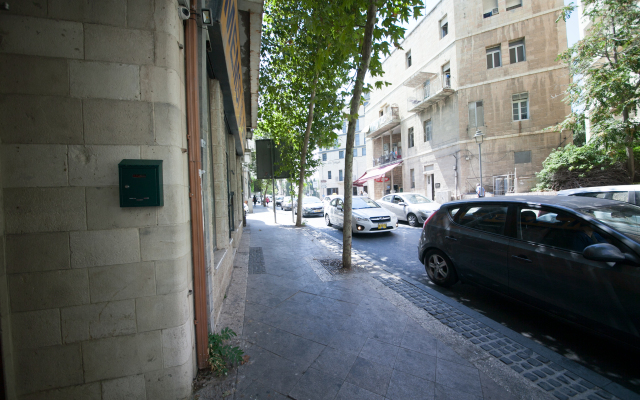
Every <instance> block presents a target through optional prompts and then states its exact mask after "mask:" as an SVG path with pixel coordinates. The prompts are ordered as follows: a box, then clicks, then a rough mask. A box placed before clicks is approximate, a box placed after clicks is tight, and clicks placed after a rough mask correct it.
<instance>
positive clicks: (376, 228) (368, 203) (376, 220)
mask: <svg viewBox="0 0 640 400" xmlns="http://www.w3.org/2000/svg"><path fill="white" fill-rule="evenodd" d="M343 207H344V198H343V197H342V196H339V197H337V198H335V199H333V200H332V201H331V203H329V207H328V210H325V214H324V222H325V223H326V224H327V226H331V225H337V226H341V227H343V224H344V210H343ZM351 209H352V218H351V230H352V231H353V232H359V233H375V232H388V231H392V230H394V229H396V228H397V227H398V218H397V217H396V216H395V215H394V214H392V213H390V212H389V211H388V210H386V209H384V208H382V207H380V205H378V203H376V202H375V201H373V200H371V199H370V198H368V197H361V196H353V199H352V203H351Z"/></svg>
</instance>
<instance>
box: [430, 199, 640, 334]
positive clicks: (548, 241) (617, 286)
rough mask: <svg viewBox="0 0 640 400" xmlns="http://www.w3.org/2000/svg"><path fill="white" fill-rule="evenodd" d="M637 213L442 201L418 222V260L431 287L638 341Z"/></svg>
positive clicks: (595, 204) (604, 207)
mask: <svg viewBox="0 0 640 400" xmlns="http://www.w3.org/2000/svg"><path fill="white" fill-rule="evenodd" d="M639 221H640V207H637V206H635V205H631V204H627V203H622V202H618V201H613V200H606V199H599V198H589V197H566V196H514V197H501V198H496V197H493V198H481V199H473V200H463V201H456V202H451V203H447V204H445V205H443V206H442V207H440V209H439V210H438V211H436V212H435V213H434V214H432V215H431V217H429V219H428V220H427V221H426V222H425V224H424V227H423V230H422V235H421V237H420V242H419V245H418V258H419V259H420V261H421V262H422V263H423V264H424V266H425V270H426V272H427V274H428V275H429V279H431V281H432V282H434V283H435V284H437V285H440V286H445V287H448V286H451V285H453V284H454V283H456V281H458V280H461V281H463V282H469V283H473V284H477V285H480V286H484V287H486V288H489V289H491V290H494V291H497V292H499V293H502V294H505V295H508V296H511V297H513V298H515V299H518V300H521V301H523V302H525V303H527V304H530V305H533V306H536V307H538V308H541V309H543V310H545V311H548V312H551V313H553V314H556V315H559V316H561V317H564V318H566V319H568V320H570V321H574V322H578V323H581V324H583V325H585V326H588V327H590V328H593V329H595V330H598V331H601V332H602V331H604V332H606V333H612V332H615V334H616V335H617V334H620V332H622V335H623V336H625V335H626V336H627V337H628V335H630V336H631V337H633V338H635V339H633V340H634V343H635V340H636V339H637V338H638V337H640V301H639V299H640V223H639Z"/></svg>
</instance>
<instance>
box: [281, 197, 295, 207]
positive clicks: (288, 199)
mask: <svg viewBox="0 0 640 400" xmlns="http://www.w3.org/2000/svg"><path fill="white" fill-rule="evenodd" d="M291 205H292V202H291V196H285V197H284V199H282V202H281V203H280V208H281V209H283V210H291Z"/></svg>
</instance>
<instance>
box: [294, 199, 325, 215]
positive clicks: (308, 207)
mask: <svg viewBox="0 0 640 400" xmlns="http://www.w3.org/2000/svg"><path fill="white" fill-rule="evenodd" d="M294 206H295V209H294V211H295V214H298V202H297V201H296V204H295V205H294ZM323 215H324V204H322V200H320V199H319V198H317V197H314V196H304V197H303V198H302V216H303V217H314V216H315V217H322V216H323Z"/></svg>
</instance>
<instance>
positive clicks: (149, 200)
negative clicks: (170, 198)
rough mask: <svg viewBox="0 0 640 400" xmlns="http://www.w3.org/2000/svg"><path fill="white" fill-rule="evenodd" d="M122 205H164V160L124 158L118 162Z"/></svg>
mask: <svg viewBox="0 0 640 400" xmlns="http://www.w3.org/2000/svg"><path fill="white" fill-rule="evenodd" d="M118 173H119V178H120V179H119V181H120V207H158V206H163V205H164V196H163V191H162V160H122V161H120V163H119V164H118Z"/></svg>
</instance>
